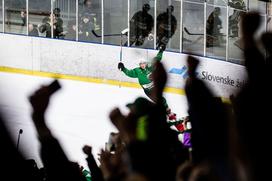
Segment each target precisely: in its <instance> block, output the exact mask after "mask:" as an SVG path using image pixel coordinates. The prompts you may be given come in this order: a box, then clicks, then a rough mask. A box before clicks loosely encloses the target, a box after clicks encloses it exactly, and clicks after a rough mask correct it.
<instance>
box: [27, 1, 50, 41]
mask: <svg viewBox="0 0 272 181" xmlns="http://www.w3.org/2000/svg"><path fill="white" fill-rule="evenodd" d="M28 4H29V10H28V11H29V19H28V29H29V34H28V35H29V36H43V37H48V38H51V18H50V14H51V0H43V1H39V0H29V2H28Z"/></svg>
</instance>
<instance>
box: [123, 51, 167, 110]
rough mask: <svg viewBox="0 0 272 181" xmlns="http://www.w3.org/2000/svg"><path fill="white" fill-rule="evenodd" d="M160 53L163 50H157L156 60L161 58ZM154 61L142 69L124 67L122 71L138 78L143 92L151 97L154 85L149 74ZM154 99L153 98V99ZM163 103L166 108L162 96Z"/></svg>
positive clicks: (152, 68)
mask: <svg viewBox="0 0 272 181" xmlns="http://www.w3.org/2000/svg"><path fill="white" fill-rule="evenodd" d="M162 54H163V52H161V51H160V52H159V53H158V54H157V56H156V58H155V60H156V61H161V59H162ZM153 64H154V62H150V63H148V64H147V66H146V68H145V69H142V68H141V67H137V68H134V69H131V70H129V69H127V68H124V69H123V70H122V71H123V72H124V73H125V74H126V75H127V76H128V77H131V78H138V82H139V84H140V85H141V86H142V88H143V89H144V92H145V94H146V95H147V96H148V97H149V98H150V99H151V100H153V99H152V97H151V92H152V89H153V87H154V84H153V81H152V80H151V74H152V72H153V70H154V67H153ZM153 101H154V100H153ZM163 104H164V106H165V108H168V105H167V102H166V100H165V98H164V97H163Z"/></svg>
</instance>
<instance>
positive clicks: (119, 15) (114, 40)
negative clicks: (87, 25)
mask: <svg viewBox="0 0 272 181" xmlns="http://www.w3.org/2000/svg"><path fill="white" fill-rule="evenodd" d="M127 28H128V1H127V0H114V1H112V0H104V34H105V37H104V42H105V43H107V44H114V45H120V36H119V35H118V34H121V32H122V31H123V30H125V29H127ZM116 34H117V35H116ZM108 35H115V36H108ZM123 41H124V42H126V41H127V38H126V36H125V37H124V38H123Z"/></svg>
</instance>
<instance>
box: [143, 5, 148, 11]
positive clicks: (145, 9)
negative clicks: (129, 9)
mask: <svg viewBox="0 0 272 181" xmlns="http://www.w3.org/2000/svg"><path fill="white" fill-rule="evenodd" d="M149 10H150V5H149V4H144V5H143V11H145V12H148V11H149Z"/></svg>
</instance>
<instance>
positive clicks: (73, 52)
mask: <svg viewBox="0 0 272 181" xmlns="http://www.w3.org/2000/svg"><path fill="white" fill-rule="evenodd" d="M0 41H1V43H2V45H4V46H2V47H1V49H0V66H1V67H10V68H18V69H23V70H29V71H35V72H46V73H54V74H59V75H66V76H69V75H70V76H76V77H84V78H94V79H96V80H99V81H101V82H104V83H109V82H115V83H116V84H117V83H121V84H123V85H124V86H126V85H134V86H135V85H136V83H137V79H131V78H129V77H126V76H125V75H124V74H123V73H122V72H120V71H119V70H118V69H117V64H118V62H119V61H120V47H119V46H113V45H101V44H93V43H82V42H73V41H65V40H54V39H47V38H37V37H27V36H19V35H10V34H0ZM156 54H157V51H156V50H149V49H140V48H128V47H123V56H122V62H123V63H124V64H125V66H126V67H127V68H128V69H132V68H135V67H137V66H138V65H139V62H140V61H141V60H145V61H152V59H153V58H154V56H156ZM186 58H187V55H186V54H181V53H174V52H165V53H164V55H163V59H162V62H163V64H164V65H165V68H166V70H167V72H168V73H169V74H168V78H169V79H168V83H167V87H168V88H170V90H173V91H172V92H173V93H175V92H177V90H178V89H182V90H183V89H184V85H185V82H186V78H187V65H186ZM199 59H200V60H201V64H200V66H199V69H198V70H197V72H198V76H199V78H200V79H202V80H204V81H205V82H207V84H208V86H209V87H211V88H212V90H213V91H214V93H215V94H216V96H220V97H224V98H228V97H229V96H230V95H231V94H235V93H236V92H237V91H238V90H240V88H241V86H242V85H243V84H244V82H245V81H246V77H247V75H246V72H245V67H244V66H241V65H236V64H233V63H229V62H225V61H221V60H215V59H209V58H204V57H199ZM79 79H80V78H79ZM135 87H137V86H135ZM170 92H171V91H170Z"/></svg>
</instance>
